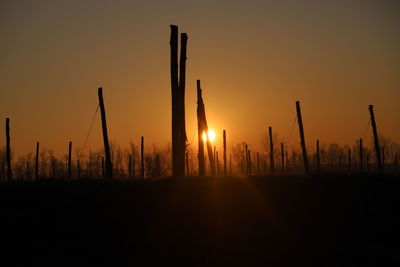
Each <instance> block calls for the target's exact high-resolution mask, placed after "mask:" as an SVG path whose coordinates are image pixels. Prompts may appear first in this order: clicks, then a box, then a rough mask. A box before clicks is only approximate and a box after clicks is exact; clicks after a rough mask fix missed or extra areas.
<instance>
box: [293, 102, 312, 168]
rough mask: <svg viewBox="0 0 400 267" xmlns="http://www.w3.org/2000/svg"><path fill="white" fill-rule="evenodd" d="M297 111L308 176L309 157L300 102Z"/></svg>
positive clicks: (297, 103)
mask: <svg viewBox="0 0 400 267" xmlns="http://www.w3.org/2000/svg"><path fill="white" fill-rule="evenodd" d="M296 111H297V121H298V123H299V132H300V144H301V151H302V154H303V161H304V169H305V171H306V173H307V174H310V169H309V164H308V156H307V149H306V141H305V138H304V128H303V119H302V117H301V109H300V102H299V101H296Z"/></svg>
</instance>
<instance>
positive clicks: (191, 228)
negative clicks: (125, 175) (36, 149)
mask: <svg viewBox="0 0 400 267" xmlns="http://www.w3.org/2000/svg"><path fill="white" fill-rule="evenodd" d="M0 214H1V215H0V227H1V228H0V229H1V230H0V233H1V234H0V243H1V247H2V248H1V250H0V266H43V265H47V266H60V265H64V266H150V265H158V266H177V265H179V266H232V265H234V266H366V265H367V266H385V265H393V266H395V265H398V264H399V263H400V231H399V227H400V224H399V222H400V177H396V176H391V177H388V176H341V177H337V176H336V177H335V176H323V177H311V178H309V177H254V178H246V179H244V178H213V179H212V178H181V179H177V178H169V179H165V180H162V181H157V182H155V181H142V180H136V181H99V180H97V181H96V180H80V181H60V180H58V181H39V182H35V183H32V182H16V183H11V184H1V185H0ZM398 266H400V265H398Z"/></svg>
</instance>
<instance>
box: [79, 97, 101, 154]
mask: <svg viewBox="0 0 400 267" xmlns="http://www.w3.org/2000/svg"><path fill="white" fill-rule="evenodd" d="M99 107H100V104H99V105H97V108H96V111H95V112H94V115H93V118H92V122H91V123H90V127H89V132H88V134H87V136H86V140H85V143H84V145H83V148H82V153H83V152H84V151H85V148H86V145H87V142H88V140H89V135H90V132H91V131H92V128H93V124H94V120H95V119H96V115H97V111H98V110H99Z"/></svg>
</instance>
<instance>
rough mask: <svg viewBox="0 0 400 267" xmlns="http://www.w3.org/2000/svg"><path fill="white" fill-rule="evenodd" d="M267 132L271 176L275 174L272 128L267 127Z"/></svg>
mask: <svg viewBox="0 0 400 267" xmlns="http://www.w3.org/2000/svg"><path fill="white" fill-rule="evenodd" d="M268 131H269V166H270V169H271V174H274V173H275V163H274V142H273V141H272V127H271V126H270V127H268Z"/></svg>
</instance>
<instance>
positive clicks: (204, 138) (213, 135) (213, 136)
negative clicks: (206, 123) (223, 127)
mask: <svg viewBox="0 0 400 267" xmlns="http://www.w3.org/2000/svg"><path fill="white" fill-rule="evenodd" d="M207 135H208V138H210V142H211V143H212V142H214V140H215V137H217V134H216V133H215V131H214V130H211V129H208V134H207ZM207 135H206V133H205V132H203V141H204V142H207Z"/></svg>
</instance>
